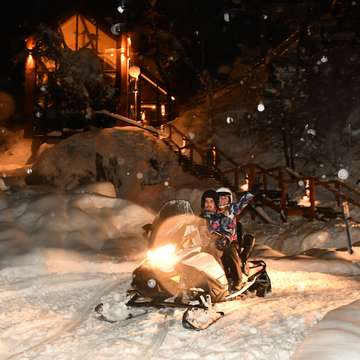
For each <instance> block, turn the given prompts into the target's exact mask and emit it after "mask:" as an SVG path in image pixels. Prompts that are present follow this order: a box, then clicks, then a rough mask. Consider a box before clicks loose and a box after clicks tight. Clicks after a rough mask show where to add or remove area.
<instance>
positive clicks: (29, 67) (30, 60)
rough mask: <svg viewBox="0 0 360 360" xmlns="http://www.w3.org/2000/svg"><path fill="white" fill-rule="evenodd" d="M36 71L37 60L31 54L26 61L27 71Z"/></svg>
mask: <svg viewBox="0 0 360 360" xmlns="http://www.w3.org/2000/svg"><path fill="white" fill-rule="evenodd" d="M33 69H35V60H34V57H33V56H32V55H31V54H29V56H28V57H27V59H26V70H33Z"/></svg>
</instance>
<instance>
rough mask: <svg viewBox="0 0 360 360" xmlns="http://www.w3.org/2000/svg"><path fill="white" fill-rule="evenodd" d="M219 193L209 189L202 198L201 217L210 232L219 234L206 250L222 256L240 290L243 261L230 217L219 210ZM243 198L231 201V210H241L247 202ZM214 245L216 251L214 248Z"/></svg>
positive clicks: (226, 268)
mask: <svg viewBox="0 0 360 360" xmlns="http://www.w3.org/2000/svg"><path fill="white" fill-rule="evenodd" d="M252 197H253V196H252V195H251V194H248V195H247V197H246V200H247V201H248V202H249V201H250V200H251V199H252ZM218 199H219V198H218V194H217V192H216V191H214V190H207V191H205V192H204V194H203V196H202V198H201V208H202V213H201V217H202V218H204V219H206V221H207V228H208V231H209V232H210V234H218V235H220V237H218V238H217V239H216V240H215V241H214V240H213V239H210V241H209V242H208V243H209V245H208V246H207V247H205V251H208V252H210V253H211V254H212V255H214V256H215V257H216V258H217V259H219V257H220V258H221V264H222V265H223V267H224V269H225V272H226V273H227V275H228V276H229V277H231V279H232V280H233V288H234V289H235V290H239V289H240V288H241V287H242V282H241V279H242V273H241V262H240V258H239V254H238V251H237V244H236V237H235V241H234V239H233V238H234V236H233V232H232V230H231V227H229V223H230V221H229V220H230V218H229V217H227V216H226V215H225V214H223V213H222V212H221V211H219V203H218ZM248 202H246V201H245V200H244V199H243V198H241V199H240V201H238V202H237V203H231V206H230V208H231V209H232V210H231V211H236V210H237V211H240V209H243V208H244V207H245V206H246V205H247V203H248ZM214 245H215V247H216V251H215V250H214Z"/></svg>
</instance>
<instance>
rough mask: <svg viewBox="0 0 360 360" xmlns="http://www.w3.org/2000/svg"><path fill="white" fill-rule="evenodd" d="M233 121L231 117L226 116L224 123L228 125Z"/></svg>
mask: <svg viewBox="0 0 360 360" xmlns="http://www.w3.org/2000/svg"><path fill="white" fill-rule="evenodd" d="M234 121H235V120H234V118H233V117H232V116H228V117H227V118H226V123H227V124H229V125H231V124H233V123H234Z"/></svg>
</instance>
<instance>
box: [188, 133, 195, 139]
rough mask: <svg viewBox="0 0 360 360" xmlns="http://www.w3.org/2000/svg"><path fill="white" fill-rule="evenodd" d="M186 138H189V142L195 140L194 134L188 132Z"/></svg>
mask: <svg viewBox="0 0 360 360" xmlns="http://www.w3.org/2000/svg"><path fill="white" fill-rule="evenodd" d="M188 136H189V139H190V140H193V139H195V134H194V133H193V132H189V133H188Z"/></svg>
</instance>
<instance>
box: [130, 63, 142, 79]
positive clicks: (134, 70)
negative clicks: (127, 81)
mask: <svg viewBox="0 0 360 360" xmlns="http://www.w3.org/2000/svg"><path fill="white" fill-rule="evenodd" d="M129 75H130V76H131V77H133V78H134V79H137V78H138V77H139V75H140V68H139V67H138V66H136V65H133V66H130V68H129Z"/></svg>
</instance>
